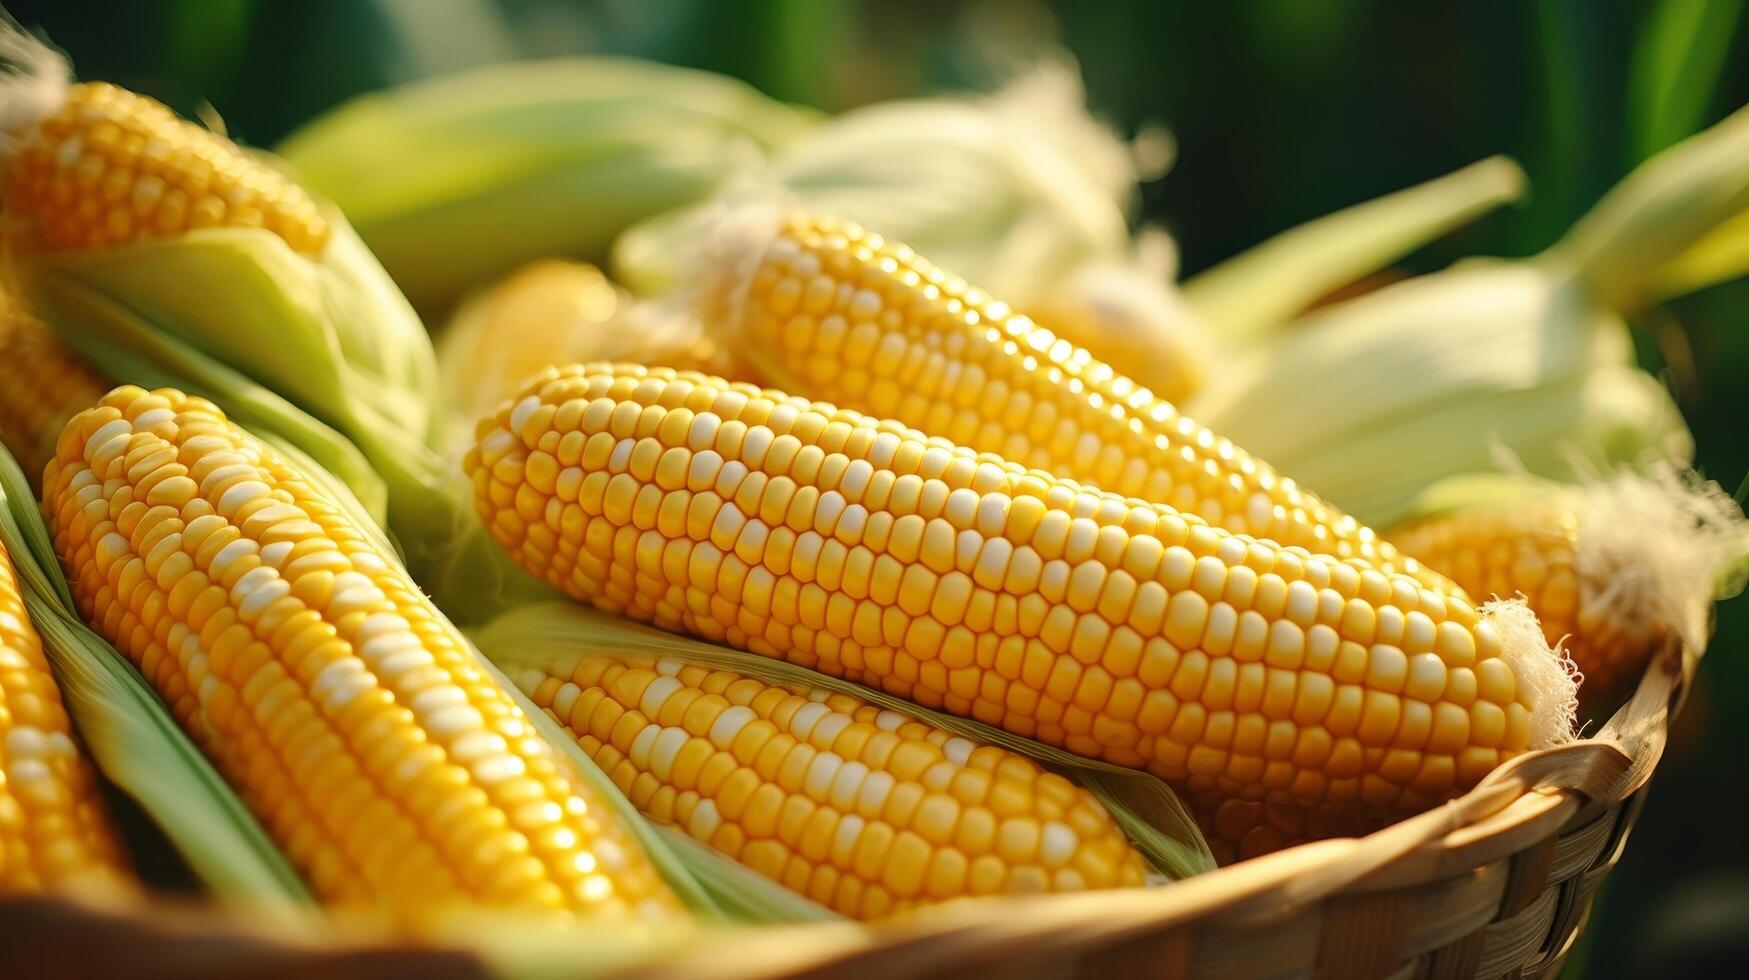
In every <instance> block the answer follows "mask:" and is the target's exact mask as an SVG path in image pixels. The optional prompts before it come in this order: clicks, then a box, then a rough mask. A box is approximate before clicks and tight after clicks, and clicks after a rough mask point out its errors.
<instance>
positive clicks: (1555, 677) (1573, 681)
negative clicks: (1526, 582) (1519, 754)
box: [1481, 599, 1584, 749]
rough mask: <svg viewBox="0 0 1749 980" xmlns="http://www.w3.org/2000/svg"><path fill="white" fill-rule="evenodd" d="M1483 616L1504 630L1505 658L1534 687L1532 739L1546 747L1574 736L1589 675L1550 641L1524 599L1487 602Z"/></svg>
mask: <svg viewBox="0 0 1749 980" xmlns="http://www.w3.org/2000/svg"><path fill="white" fill-rule="evenodd" d="M1481 612H1482V618H1483V620H1484V621H1485V622H1488V623H1491V624H1492V625H1493V627H1494V629H1495V631H1496V632H1498V633H1499V634H1500V657H1501V659H1503V660H1505V661H1506V665H1507V666H1508V667H1510V668H1512V673H1513V674H1514V675H1515V676H1516V677H1517V679H1518V683H1519V684H1521V685H1523V686H1524V687H1526V688H1528V689H1529V690H1530V692H1531V698H1530V700H1531V709H1530V744H1529V748H1532V749H1546V748H1549V747H1551V746H1555V745H1560V744H1562V743H1564V742H1568V741H1571V740H1572V739H1573V736H1574V733H1575V731H1576V730H1577V727H1578V723H1579V682H1580V681H1582V680H1584V675H1582V674H1580V673H1579V668H1578V666H1577V665H1575V664H1574V663H1573V658H1572V657H1571V656H1569V655H1568V654H1567V652H1566V651H1565V650H1564V649H1561V648H1559V647H1551V646H1549V641H1548V640H1547V639H1546V638H1545V637H1544V636H1543V631H1542V626H1540V625H1539V624H1538V623H1537V619H1536V613H1534V612H1531V610H1530V605H1529V604H1528V603H1526V602H1525V601H1524V600H1523V599H1494V600H1492V601H1490V602H1485V603H1483V604H1482V609H1481Z"/></svg>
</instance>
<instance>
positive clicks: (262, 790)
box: [44, 387, 678, 917]
mask: <svg viewBox="0 0 1749 980" xmlns="http://www.w3.org/2000/svg"><path fill="white" fill-rule="evenodd" d="M44 483H45V492H44V506H45V510H46V511H47V514H48V517H49V521H50V526H51V529H52V533H53V536H54V539H55V546H56V550H57V552H58V554H59V556H60V559H61V562H62V564H63V566H64V567H65V568H66V570H67V577H68V581H69V584H70V585H71V586H72V589H73V594H74V597H75V599H76V600H77V604H78V607H79V610H80V612H81V614H82V615H83V616H84V617H85V618H86V619H87V620H88V621H89V622H90V623H91V624H92V626H93V628H95V629H96V630H97V631H98V632H99V633H100V634H101V635H103V636H104V638H106V639H107V640H109V641H110V642H111V643H113V644H115V646H116V648H117V649H118V650H120V651H122V652H123V653H124V654H125V655H126V656H127V657H128V658H129V659H130V660H132V661H133V663H134V664H135V665H136V666H137V667H138V668H139V669H140V672H141V673H142V674H143V675H144V676H145V677H146V679H147V680H148V681H149V682H150V683H151V684H152V686H153V687H154V688H155V689H156V690H157V691H158V693H159V695H160V696H161V697H163V699H164V700H165V702H166V703H168V704H169V705H170V707H171V709H172V711H173V712H174V714H175V715H176V717H177V718H178V720H179V721H180V722H181V723H182V724H183V726H184V727H185V729H186V730H187V731H188V733H189V735H190V736H191V737H192V738H193V739H194V741H195V742H196V744H197V745H199V746H200V747H201V749H202V750H203V751H204V752H205V753H207V755H208V756H209V757H210V758H211V759H212V760H213V762H214V763H215V765H216V766H217V767H218V768H219V770H220V771H221V772H222V773H223V774H224V775H225V776H226V778H227V779H228V780H229V781H230V782H231V784H232V785H233V786H234V787H235V788H236V789H237V790H238V792H239V794H240V795H241V796H242V797H243V798H244V800H245V801H246V802H247V803H248V804H249V806H250V807H251V809H252V810H253V811H254V813H255V814H256V815H257V817H258V818H259V819H260V820H261V822H262V824H263V825H264V826H265V828H266V829H267V830H268V832H269V833H270V834H271V835H272V836H273V838H274V840H275V841H276V843H277V844H278V845H279V846H280V847H281V849H282V850H283V851H284V852H285V853H286V855H287V856H288V858H290V860H291V861H292V863H293V865H294V866H295V867H297V868H298V869H299V870H300V871H301V872H302V873H303V875H304V876H305V877H306V879H307V880H308V881H309V882H310V884H311V886H312V887H313V889H314V890H315V891H316V893H317V894H318V895H319V896H321V897H322V898H324V899H326V900H328V901H331V902H335V903H341V904H348V905H354V904H357V905H368V906H371V907H375V908H380V909H383V910H385V911H387V912H389V913H391V914H394V915H397V916H400V917H410V916H413V915H416V914H419V913H423V912H425V911H427V910H432V909H442V908H453V907H456V906H461V905H479V906H489V907H499V908H517V909H536V910H540V909H544V910H572V911H575V912H578V913H588V914H594V915H602V916H609V917H618V916H630V915H633V914H640V915H665V914H668V913H671V912H676V911H678V905H677V902H676V900H675V898H674V897H673V896H672V894H671V893H670V892H669V891H668V890H667V888H666V886H665V885H664V884H663V882H662V881H661V880H660V879H659V878H658V876H657V873H656V871H655V869H654V867H653V866H652V865H651V864H650V862H649V860H648V859H647V857H646V856H645V855H644V853H643V852H642V850H641V849H640V848H639V846H638V845H637V844H636V843H635V841H634V840H633V839H632V837H631V836H630V835H629V833H628V832H627V830H626V828H625V827H623V826H621V825H620V824H619V823H618V822H616V820H615V818H614V815H613V811H612V810H611V809H610V808H609V807H608V806H607V805H606V804H605V803H604V802H602V801H601V800H600V799H598V798H596V797H595V796H594V795H593V794H592V793H590V792H589V791H588V790H587V789H586V787H584V786H582V785H581V784H579V783H578V782H577V781H576V777H575V776H574V775H573V774H572V773H571V772H570V771H569V770H568V769H567V768H566V767H565V765H564V764H563V763H562V762H561V761H560V759H559V758H558V757H557V756H556V755H555V753H554V751H553V749H552V748H551V747H550V746H548V745H547V744H546V743H544V742H543V741H542V740H541V739H540V736H539V735H538V734H537V733H536V731H535V729H534V728H533V727H532V726H531V724H530V722H529V720H528V718H527V717H526V716H525V715H524V714H523V713H522V711H521V710H520V709H519V708H518V707H517V706H516V704H515V702H514V701H512V700H511V699H510V697H509V695H508V694H507V693H506V692H505V691H503V690H502V689H500V688H499V687H498V686H497V685H496V684H495V683H494V682H493V681H492V680H491V678H490V676H489V675H488V674H487V673H486V672H484V671H483V670H482V668H481V666H480V665H479V664H478V662H477V661H476V659H475V658H474V656H473V655H472V652H471V650H470V649H469V648H468V646H467V645H466V642H465V641H464V640H463V639H462V637H461V635H460V634H459V633H458V632H456V630H455V628H454V627H453V626H451V625H450V624H449V623H448V622H447V621H446V620H445V619H443V617H442V616H441V614H439V613H438V612H437V611H436V609H435V608H433V607H432V606H431V604H430V603H429V602H428V601H427V600H426V599H425V598H424V596H423V595H422V594H421V593H420V591H419V589H418V587H417V586H416V585H415V584H414V583H413V582H412V580H411V579H409V578H408V577H407V575H406V574H405V573H404V572H403V571H401V570H400V567H399V566H398V564H396V561H395V558H394V556H393V555H392V554H389V553H386V552H385V551H384V550H383V549H382V547H381V546H380V545H378V544H377V543H376V539H375V538H373V537H371V536H370V535H369V534H367V533H366V531H365V529H364V528H361V527H360V526H359V525H358V524H356V523H355V522H354V520H353V518H352V517H351V516H350V513H349V512H348V511H346V510H344V509H343V507H342V506H341V505H340V504H339V503H338V502H337V501H335V500H334V499H332V498H331V497H329V496H328V495H327V494H326V493H325V492H324V491H322V490H320V489H318V488H317V486H316V485H315V484H314V483H313V482H311V481H309V480H308V479H306V478H305V477H304V476H303V475H301V474H300V472H299V471H298V470H297V469H296V468H295V467H294V466H292V465H291V464H288V463H287V462H286V461H285V460H284V459H283V458H282V457H280V456H279V455H278V454H277V453H276V452H274V451H273V450H272V449H271V448H269V447H267V446H266V445H265V444H264V443H261V442H259V441H257V440H256V439H254V438H253V437H251V436H249V435H248V434H246V433H244V432H243V431H241V430H240V429H237V428H236V427H234V426H232V425H230V424H229V423H228V422H227V421H226V419H225V417H224V415H223V414H221V413H220V412H219V411H218V410H217V409H216V408H214V407H213V406H212V405H211V404H209V403H207V402H205V401H203V400H201V399H197V398H190V397H188V396H186V395H183V394H182V393H180V392H176V391H171V390H163V391H158V392H146V391H143V390H141V389H139V388H131V387H124V388H118V389H116V390H115V391H113V392H111V393H110V394H109V395H108V396H106V397H105V398H104V399H103V400H102V402H101V403H100V404H99V406H98V407H96V408H93V409H91V410H89V411H86V412H83V413H81V414H80V415H79V416H77V417H76V418H74V420H73V421H72V422H71V423H69V425H68V427H67V430H66V432H65V434H64V435H63V437H62V439H61V443H60V446H59V450H58V452H57V455H56V458H55V460H54V462H53V463H51V464H50V466H49V470H48V475H47V477H46V478H45V480H44Z"/></svg>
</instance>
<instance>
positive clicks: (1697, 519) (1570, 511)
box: [1392, 471, 1749, 703]
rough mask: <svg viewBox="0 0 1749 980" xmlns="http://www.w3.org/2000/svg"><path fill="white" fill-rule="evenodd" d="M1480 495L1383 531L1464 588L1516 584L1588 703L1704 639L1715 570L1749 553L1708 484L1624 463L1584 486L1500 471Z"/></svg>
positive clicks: (1739, 520)
mask: <svg viewBox="0 0 1749 980" xmlns="http://www.w3.org/2000/svg"><path fill="white" fill-rule="evenodd" d="M1509 479H1510V480H1511V489H1512V490H1514V491H1515V495H1514V497H1511V498H1500V499H1494V500H1483V501H1478V502H1474V503H1471V504H1468V505H1465V506H1459V507H1456V508H1454V509H1451V510H1449V511H1446V512H1444V513H1439V514H1437V515H1435V516H1431V517H1428V518H1426V519H1423V520H1419V521H1413V522H1411V523H1409V524H1406V525H1404V526H1403V527H1401V528H1398V529H1396V530H1394V531H1393V532H1392V540H1393V541H1395V542H1396V543H1397V544H1398V545H1400V546H1401V547H1402V548H1403V549H1404V550H1405V551H1407V552H1409V553H1412V554H1414V555H1416V556H1417V557H1420V558H1422V559H1425V560H1427V561H1430V562H1433V563H1435V564H1437V565H1438V566H1439V567H1440V568H1443V569H1445V570H1447V571H1448V572H1449V573H1450V574H1451V575H1452V576H1453V577H1454V578H1456V579H1457V581H1458V582H1459V583H1461V584H1462V585H1463V586H1464V588H1466V589H1468V590H1470V591H1471V593H1472V594H1474V595H1479V596H1487V595H1503V596H1504V595H1514V594H1522V595H1523V596H1525V598H1526V601H1527V602H1528V603H1529V605H1530V607H1531V609H1533V610H1535V612H1536V614H1537V618H1538V619H1539V620H1540V621H1541V624H1542V628H1543V633H1544V635H1545V636H1546V637H1547V638H1548V641H1549V642H1550V643H1554V644H1564V646H1565V648H1566V650H1567V651H1568V652H1569V653H1570V654H1571V656H1572V658H1573V661H1574V663H1576V664H1577V665H1578V667H1579V669H1580V670H1581V671H1582V672H1583V673H1584V675H1585V683H1584V685H1583V687H1582V688H1581V693H1582V694H1583V695H1584V697H1585V700H1586V701H1587V702H1588V703H1598V702H1600V701H1605V700H1607V699H1609V698H1610V697H1611V696H1612V695H1615V694H1619V693H1621V691H1622V689H1623V687H1624V686H1625V685H1626V684H1628V683H1629V682H1631V681H1632V680H1633V679H1634V678H1637V677H1638V676H1639V674H1640V671H1641V670H1642V669H1643V668H1644V667H1645V665H1646V662H1647V661H1648V660H1650V659H1651V657H1652V655H1653V654H1654V653H1656V652H1657V651H1658V650H1659V648H1661V647H1662V646H1663V645H1664V644H1665V643H1667V642H1669V641H1670V640H1671V639H1673V638H1675V639H1679V640H1681V641H1682V642H1684V643H1687V644H1689V645H1690V646H1691V647H1693V648H1695V649H1699V648H1700V647H1701V646H1702V645H1703V644H1704V642H1705V639H1706V632H1707V628H1708V627H1707V623H1708V621H1709V619H1710V612H1711V606H1712V599H1713V596H1714V589H1715V585H1716V582H1717V579H1718V577H1719V575H1720V572H1721V570H1723V569H1726V568H1727V567H1728V566H1729V564H1730V563H1731V562H1732V561H1734V560H1736V559H1739V558H1741V556H1742V555H1744V554H1746V553H1749V535H1746V534H1745V530H1744V524H1743V516H1742V512H1741V510H1740V509H1739V508H1738V507H1737V505H1736V503H1735V502H1734V501H1732V500H1731V499H1730V498H1729V497H1728V496H1727V495H1726V494H1725V493H1724V492H1723V491H1722V490H1720V489H1719V488H1718V487H1717V485H1711V484H1707V485H1702V484H1699V483H1698V481H1694V480H1687V479H1683V478H1681V477H1678V476H1676V475H1675V474H1668V475H1666V476H1665V477H1664V478H1662V479H1655V478H1647V477H1643V476H1638V475H1635V474H1634V473H1631V472H1627V471H1623V472H1621V473H1618V474H1617V475H1615V476H1614V477H1612V478H1610V479H1608V480H1594V481H1591V482H1589V483H1587V484H1586V485H1583V486H1558V485H1555V484H1549V483H1542V482H1538V481H1529V480H1524V479H1522V478H1509Z"/></svg>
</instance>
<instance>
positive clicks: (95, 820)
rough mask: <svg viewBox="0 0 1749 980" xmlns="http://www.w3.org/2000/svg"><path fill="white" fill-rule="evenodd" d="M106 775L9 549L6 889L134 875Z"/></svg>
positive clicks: (2, 572) (3, 661) (3, 788)
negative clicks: (79, 727) (79, 735)
mask: <svg viewBox="0 0 1749 980" xmlns="http://www.w3.org/2000/svg"><path fill="white" fill-rule="evenodd" d="M129 877H130V876H129V874H128V872H127V859H126V857H125V855H124V851H123V848H122V843H121V838H120V837H119V836H118V835H117V834H116V832H115V828H114V827H113V826H112V825H111V824H110V821H109V814H108V810H107V808H106V807H105V806H104V802H103V797H102V795H101V794H100V793H99V792H98V788H97V774H96V772H95V771H94V770H93V769H92V768H91V764H90V763H89V762H87V761H86V759H85V756H84V753H83V752H81V751H80V748H79V746H78V744H77V743H76V742H75V741H74V740H73V726H72V723H71V722H70V721H69V720H68V718H67V712H66V709H65V708H63V707H62V706H61V691H60V688H59V687H57V686H56V684H55V678H54V675H53V674H51V673H50V672H49V664H48V661H47V660H46V659H44V657H43V648H42V641H41V640H40V639H38V637H37V634H36V630H34V629H32V628H31V624H30V618H29V616H28V615H27V614H26V613H25V608H24V597H23V596H22V595H21V594H20V593H19V589H18V579H17V577H16V576H15V575H14V573H13V570H12V562H11V560H10V559H9V558H8V557H7V554H6V550H5V549H4V548H0V892H17V891H36V890H39V889H43V888H60V887H64V886H84V885H86V884H88V883H91V884H95V883H98V882H108V883H119V882H122V881H125V880H128V878H129Z"/></svg>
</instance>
